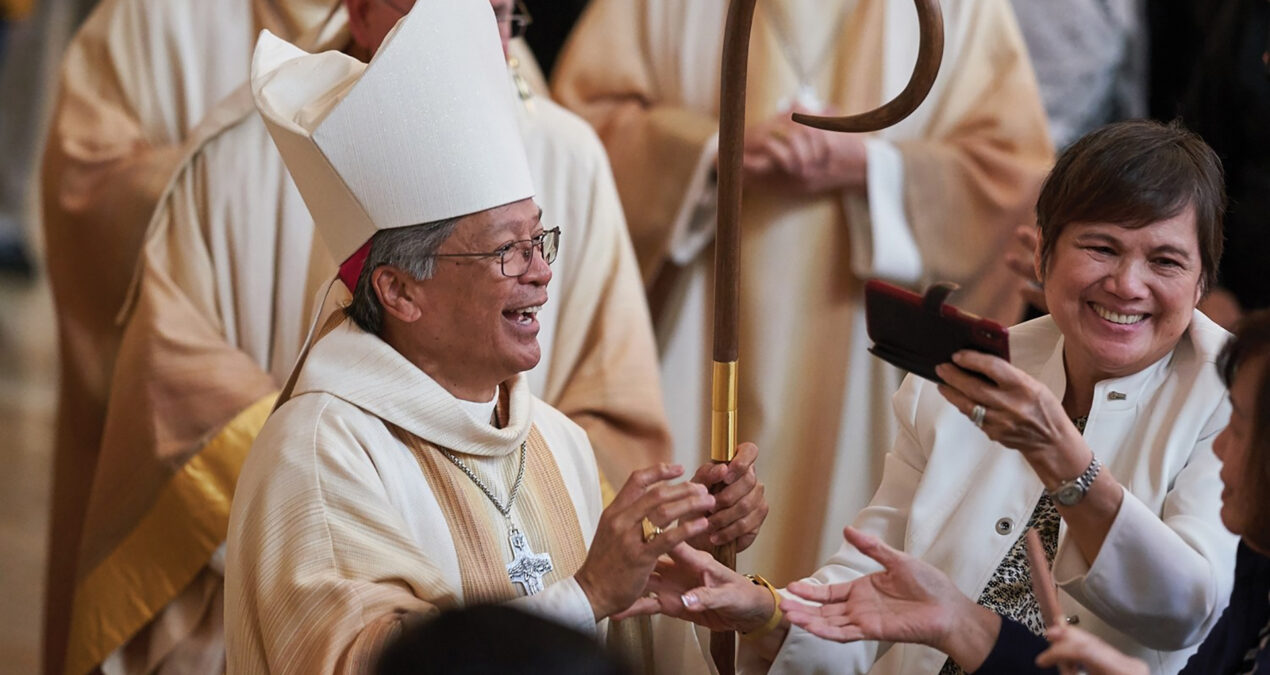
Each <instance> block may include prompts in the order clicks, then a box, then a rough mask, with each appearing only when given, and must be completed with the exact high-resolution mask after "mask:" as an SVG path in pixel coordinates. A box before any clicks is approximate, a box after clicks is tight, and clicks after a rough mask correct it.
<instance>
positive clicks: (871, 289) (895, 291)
mask: <svg viewBox="0 0 1270 675" xmlns="http://www.w3.org/2000/svg"><path fill="white" fill-rule="evenodd" d="M956 288H957V285H956V284H953V283H950V282H940V283H937V284H932V285H931V286H930V287H929V288H927V289H926V294H925V295H918V294H916V293H914V292H912V291H909V290H907V289H904V288H900V287H899V286H895V285H893V284H888V283H886V282H885V281H878V280H877V279H873V280H871V281H869V282H867V283H866V284H865V286H864V307H865V317H866V324H867V328H868V331H869V339H871V340H873V346H872V347H870V348H869V352H870V353H872V354H873V355H874V356H877V357H878V358H880V359H882V360H884V361H886V362H887V363H890V364H892V365H894V366H898V367H900V368H903V369H904V370H907V371H909V372H911V373H915V374H917V375H920V376H922V377H924V378H926V379H928V380H932V381H935V382H942V380H940V379H939V376H938V375H936V374H935V366H937V365H939V364H941V363H949V362H950V361H952V355H953V353H954V352H957V351H960V350H962V349H974V350H978V351H981V352H986V353H988V354H994V355H996V356H999V357H1001V358H1003V359H1005V360H1006V361H1009V360H1010V339H1009V331H1007V330H1006V328H1005V326H1002V325H1001V324H999V323H997V322H996V321H993V320H991V319H985V318H983V317H980V316H976V315H974V314H971V313H969V312H964V311H962V310H960V309H957V308H956V307H953V306H952V305H947V304H944V300H946V299H947V298H948V295H949V294H950V293H952V292H953V291H954V290H956Z"/></svg>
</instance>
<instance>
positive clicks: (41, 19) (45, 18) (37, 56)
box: [0, 0, 96, 279]
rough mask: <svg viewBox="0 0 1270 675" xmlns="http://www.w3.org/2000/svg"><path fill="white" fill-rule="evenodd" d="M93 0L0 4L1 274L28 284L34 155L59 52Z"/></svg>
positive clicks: (32, 258) (31, 0)
mask: <svg viewBox="0 0 1270 675" xmlns="http://www.w3.org/2000/svg"><path fill="white" fill-rule="evenodd" d="M95 3H96V0H3V2H0V101H2V102H4V104H3V105H0V157H4V163H3V164H0V275H12V276H16V277H19V278H23V279H30V278H32V277H33V276H34V274H35V262H34V261H35V257H36V252H35V250H34V249H33V245H32V242H31V241H30V235H31V233H32V232H33V231H34V229H35V223H34V219H33V213H34V206H35V199H34V197H35V190H34V183H33V181H32V178H33V177H34V175H35V167H36V161H35V160H36V156H37V154H38V152H39V150H40V147H41V144H40V141H41V139H43V138H44V128H45V126H44V125H45V121H46V119H47V107H48V103H49V93H50V86H49V84H50V82H51V81H52V79H53V77H54V76H55V74H56V72H57V71H56V69H57V66H58V62H59V61H60V60H61V53H62V49H63V48H64V47H65V46H66V41H67V40H68V39H70V36H71V33H73V32H74V31H75V29H76V28H77V27H78V26H79V24H80V23H81V22H83V20H84V17H85V16H87V14H88V12H89V10H91V9H92V7H93V5H94V4H95Z"/></svg>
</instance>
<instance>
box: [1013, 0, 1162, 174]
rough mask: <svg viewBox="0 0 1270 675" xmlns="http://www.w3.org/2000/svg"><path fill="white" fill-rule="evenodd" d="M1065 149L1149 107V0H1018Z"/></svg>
mask: <svg viewBox="0 0 1270 675" xmlns="http://www.w3.org/2000/svg"><path fill="white" fill-rule="evenodd" d="M1011 2H1012V3H1013V4H1014V12H1015V13H1016V14H1018V17H1019V28H1020V30H1022V31H1023V39H1024V41H1026V42H1027V49H1028V53H1029V55H1030V56H1031V57H1032V66H1033V67H1034V68H1035V69H1036V81H1037V84H1039V85H1040V87H1041V98H1042V99H1044V101H1045V112H1046V114H1047V115H1048V116H1049V123H1050V135H1051V136H1052V137H1053V139H1054V147H1055V148H1057V149H1058V150H1062V149H1063V148H1066V147H1067V146H1068V145H1071V144H1072V143H1073V142H1074V141H1075V140H1076V139H1078V138H1080V137H1081V136H1084V135H1085V134H1087V133H1089V132H1090V131H1093V130H1094V129H1097V128H1098V127H1100V126H1102V125H1104V124H1107V123H1110V122H1118V121H1120V120H1126V119H1134V118H1139V117H1144V116H1146V113H1147V34H1146V30H1145V25H1144V24H1145V15H1144V14H1143V12H1144V9H1143V0H1067V1H1066V2H1052V0H1011Z"/></svg>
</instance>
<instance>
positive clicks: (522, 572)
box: [440, 441, 554, 595]
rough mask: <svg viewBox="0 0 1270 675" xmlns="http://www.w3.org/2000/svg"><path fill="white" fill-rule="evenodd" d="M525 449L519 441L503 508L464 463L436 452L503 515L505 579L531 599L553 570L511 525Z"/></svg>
mask: <svg viewBox="0 0 1270 675" xmlns="http://www.w3.org/2000/svg"><path fill="white" fill-rule="evenodd" d="M527 446H528V441H523V442H521V444H520V466H519V467H518V468H517V469H516V481H515V482H514V483H512V489H511V494H509V495H508V496H507V504H506V505H504V504H502V503H500V502H499V501H498V497H495V496H494V491H493V490H491V489H490V488H489V486H488V485H486V484H485V481H483V480H481V479H480V477H479V476H477V475H476V472H475V471H472V469H471V467H469V466H468V465H467V463H466V462H464V461H463V460H461V459H459V458H458V456H457V455H455V454H454V453H452V452H450V451H449V450H446V449H445V448H440V450H441V454H443V455H445V458H446V459H448V460H450V462H451V463H452V464H454V466H456V467H458V469H459V471H462V472H463V474H464V475H466V476H467V477H468V478H469V479H471V481H472V482H473V483H475V484H476V487H478V488H480V489H481V492H483V493H485V496H486V497H487V498H489V500H490V503H491V504H493V505H494V508H496V509H498V512H499V513H501V514H503V519H504V520H506V521H507V543H508V545H509V546H511V550H512V559H511V562H509V563H507V579H508V580H509V581H511V582H512V583H514V584H520V586H521V587H522V588H524V589H525V595H533V594H535V593H538V592H540V591H542V589H543V583H542V579H543V577H545V576H546V575H547V573H548V572H550V571H551V570H552V569H554V566H553V565H552V564H551V554H549V553H534V551H533V549H531V548H529V540H528V539H527V538H526V537H525V535H524V533H522V532H521V531H520V530H519V529H518V528H517V527H516V526H515V525H514V524H513V523H512V506H514V505H515V504H516V495H518V494H520V486H521V485H522V484H523V483H524V480H525V455H526V453H527Z"/></svg>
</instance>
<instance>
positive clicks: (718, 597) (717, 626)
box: [615, 544, 776, 633]
mask: <svg viewBox="0 0 1270 675" xmlns="http://www.w3.org/2000/svg"><path fill="white" fill-rule="evenodd" d="M645 591H646V592H647V594H648V596H647V597H644V598H640V599H639V600H637V601H636V602H635V604H633V605H631V607H630V609H627V610H626V611H624V612H622V613H621V614H618V615H617V616H616V617H615V618H618V619H623V618H626V617H628V616H635V615H639V614H657V613H661V614H665V615H666V616H671V617H674V618H676V619H683V620H685V621H691V622H693V623H697V624H701V625H702V626H705V627H706V628H709V629H710V630H723V631H728V630H735V631H740V632H742V633H748V632H750V631H753V630H755V629H757V628H760V627H762V626H763V624H765V623H767V620H768V619H769V618H771V616H772V614H773V613H774V612H775V611H776V605H775V603H774V602H773V600H772V594H771V593H770V592H769V591H768V590H767V589H766V588H764V587H762V586H758V585H755V584H753V583H751V582H750V580H749V579H747V578H746V577H745V576H744V575H742V574H738V573H737V572H734V571H732V570H730V569H728V568H727V567H725V566H723V565H722V564H720V563H719V562H718V561H716V560H715V559H714V558H712V557H710V555H709V554H708V553H704V552H702V551H698V550H696V549H694V548H692V547H691V546H688V545H686V544H685V545H680V546H676V547H675V548H674V549H672V550H671V551H670V557H669V558H668V559H667V558H663V559H661V560H660V561H658V563H657V569H656V571H655V572H654V573H653V574H652V576H650V577H649V578H648V587H647V588H646V589H645Z"/></svg>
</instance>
